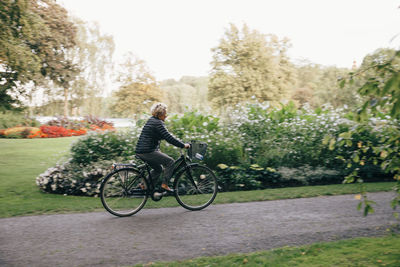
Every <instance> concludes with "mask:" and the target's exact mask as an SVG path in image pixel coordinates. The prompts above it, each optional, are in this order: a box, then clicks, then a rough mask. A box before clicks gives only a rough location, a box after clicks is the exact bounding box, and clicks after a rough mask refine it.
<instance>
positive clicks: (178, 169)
mask: <svg viewBox="0 0 400 267" xmlns="http://www.w3.org/2000/svg"><path fill="white" fill-rule="evenodd" d="M139 159H140V158H139ZM187 160H188V161H190V162H191V160H190V159H189V158H187V156H185V155H184V153H182V151H181V156H180V157H179V158H178V159H176V160H175V161H174V169H173V171H172V175H171V177H173V176H175V175H178V174H181V173H182V172H183V171H186V170H188V168H189V166H193V165H198V163H191V164H188V163H187ZM136 168H137V170H138V171H139V172H140V174H141V176H142V177H143V178H144V179H146V182H147V184H148V185H149V187H150V188H149V190H147V192H148V194H149V196H150V197H151V198H152V199H153V200H154V201H159V200H160V199H161V198H159V199H157V198H155V197H154V193H155V192H158V191H157V190H156V186H155V185H154V179H153V177H151V167H150V165H149V164H148V163H146V162H145V161H144V164H141V165H139V166H137V167H136ZM145 172H147V174H148V176H146V175H145ZM188 174H189V179H190V180H191V182H192V183H193V185H194V186H195V187H196V189H197V185H196V183H195V182H194V180H193V178H192V176H191V173H190V172H188ZM158 193H161V192H158Z"/></svg>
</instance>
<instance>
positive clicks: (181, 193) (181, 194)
mask: <svg viewBox="0 0 400 267" xmlns="http://www.w3.org/2000/svg"><path fill="white" fill-rule="evenodd" d="M217 188H218V185H217V178H216V177H215V174H214V173H213V172H212V170H210V169H209V168H207V167H205V166H202V165H191V166H190V167H189V168H188V169H187V170H185V171H183V172H182V173H181V174H180V175H178V177H176V180H175V182H174V190H175V198H176V200H177V201H178V203H179V204H180V205H181V206H182V207H184V208H186V209H188V210H201V209H204V208H205V207H207V206H208V205H210V204H211V203H212V202H213V201H214V199H215V197H216V196H217Z"/></svg>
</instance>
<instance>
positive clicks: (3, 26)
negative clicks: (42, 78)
mask: <svg viewBox="0 0 400 267" xmlns="http://www.w3.org/2000/svg"><path fill="white" fill-rule="evenodd" d="M46 31H47V28H46V26H45V25H43V23H42V20H41V18H40V16H39V15H38V14H37V13H35V12H33V10H32V9H31V6H30V1H29V0H19V1H12V0H4V1H1V2H0V75H1V76H0V109H3V110H4V109H13V108H15V107H16V105H18V104H19V101H18V99H17V98H16V97H15V95H19V94H24V88H23V87H20V86H18V85H20V84H21V83H22V84H23V83H26V82H28V81H30V80H34V79H37V76H38V75H40V58H39V55H38V53H32V50H33V49H35V47H37V44H38V43H39V40H38V39H39V38H40V36H41V34H42V33H43V32H46ZM36 51H37V50H36Z"/></svg>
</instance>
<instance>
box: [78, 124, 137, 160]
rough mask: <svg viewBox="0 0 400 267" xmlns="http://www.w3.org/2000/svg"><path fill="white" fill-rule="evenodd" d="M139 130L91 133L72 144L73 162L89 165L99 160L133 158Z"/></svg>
mask: <svg viewBox="0 0 400 267" xmlns="http://www.w3.org/2000/svg"><path fill="white" fill-rule="evenodd" d="M138 135H139V134H138V132H137V131H136V130H135V129H132V131H127V132H122V131H119V132H105V133H89V134H88V135H87V136H85V137H83V138H80V139H79V140H78V141H76V142H75V143H73V144H72V146H71V156H72V159H71V162H72V163H77V164H82V166H87V165H90V164H93V163H94V162H96V161H99V160H112V159H114V158H118V157H121V158H124V159H132V158H133V156H134V154H135V147H136V140H137V138H138Z"/></svg>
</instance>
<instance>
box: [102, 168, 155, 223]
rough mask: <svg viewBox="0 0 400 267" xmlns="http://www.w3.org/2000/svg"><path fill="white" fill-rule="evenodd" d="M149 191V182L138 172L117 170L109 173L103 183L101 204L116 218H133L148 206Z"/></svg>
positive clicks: (128, 169)
mask: <svg viewBox="0 0 400 267" xmlns="http://www.w3.org/2000/svg"><path fill="white" fill-rule="evenodd" d="M147 189H148V185H147V181H146V179H144V178H143V177H142V176H141V174H140V172H139V171H138V170H136V169H133V168H121V169H117V170H115V171H112V172H111V173H109V174H108V175H107V176H106V177H105V178H104V179H103V181H102V183H101V186H100V197H101V202H102V204H103V207H104V208H105V209H106V210H107V211H108V212H110V213H111V214H113V215H115V216H119V217H127V216H132V215H133V214H135V213H137V212H138V211H140V210H141V209H142V208H143V207H144V205H145V204H146V202H147V199H148V190H147Z"/></svg>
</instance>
